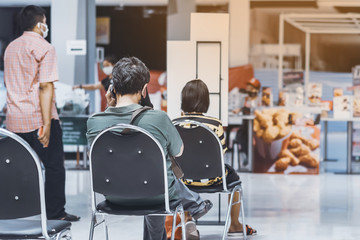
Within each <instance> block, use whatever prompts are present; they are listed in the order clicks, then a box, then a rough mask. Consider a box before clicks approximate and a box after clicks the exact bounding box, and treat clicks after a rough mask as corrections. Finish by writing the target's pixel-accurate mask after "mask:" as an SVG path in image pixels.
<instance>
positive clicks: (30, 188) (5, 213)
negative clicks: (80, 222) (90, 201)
mask: <svg viewBox="0 0 360 240" xmlns="http://www.w3.org/2000/svg"><path fill="white" fill-rule="evenodd" d="M0 193H1V194H0V239H35V238H36V239H37V238H45V239H61V238H66V239H71V232H70V227H71V223H70V222H67V221H62V220H47V217H46V207H45V195H44V181H43V176H42V171H41V167H40V160H39V158H38V156H37V155H36V153H35V151H34V150H33V149H32V148H31V147H30V146H29V144H28V143H27V142H26V141H24V140H23V139H22V138H21V137H19V136H18V135H16V134H14V133H12V132H10V131H7V130H5V129H2V128H0ZM37 215H40V219H39V216H37ZM29 217H32V218H29ZM26 218H28V219H26Z"/></svg>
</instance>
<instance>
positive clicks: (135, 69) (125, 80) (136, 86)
mask: <svg viewBox="0 0 360 240" xmlns="http://www.w3.org/2000/svg"><path fill="white" fill-rule="evenodd" d="M112 80H113V84H114V88H115V92H116V93H117V94H120V95H125V94H135V93H138V92H140V91H141V90H142V89H143V88H144V86H145V84H146V83H148V82H149V81H150V72H149V69H148V68H147V67H146V66H145V64H144V63H143V62H142V61H140V60H139V59H138V58H136V57H128V58H127V57H125V58H122V59H120V60H119V61H118V62H117V63H116V64H115V66H114V69H113V72H112Z"/></svg>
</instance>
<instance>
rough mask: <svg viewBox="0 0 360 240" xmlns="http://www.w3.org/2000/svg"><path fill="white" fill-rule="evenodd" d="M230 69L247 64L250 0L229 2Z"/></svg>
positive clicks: (232, 0)
mask: <svg viewBox="0 0 360 240" xmlns="http://www.w3.org/2000/svg"><path fill="white" fill-rule="evenodd" d="M229 14H230V52H229V63H230V65H229V66H230V67H236V66H240V65H245V64H248V63H249V46H250V45H249V41H250V0H229Z"/></svg>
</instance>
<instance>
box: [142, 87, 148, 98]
mask: <svg viewBox="0 0 360 240" xmlns="http://www.w3.org/2000/svg"><path fill="white" fill-rule="evenodd" d="M147 85H148V84H145V85H144V87H143V89H142V91H141V95H142V96H143V97H144V98H145V97H146V88H147Z"/></svg>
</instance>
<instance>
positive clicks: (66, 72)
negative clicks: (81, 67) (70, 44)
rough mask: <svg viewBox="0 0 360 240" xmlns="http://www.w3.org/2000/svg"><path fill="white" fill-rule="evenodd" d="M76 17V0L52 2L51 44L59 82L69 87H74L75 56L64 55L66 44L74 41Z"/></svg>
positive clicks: (56, 0) (53, 0)
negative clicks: (56, 60) (55, 59)
mask: <svg viewBox="0 0 360 240" xmlns="http://www.w3.org/2000/svg"><path fill="white" fill-rule="evenodd" d="M65 12H66V17H64V13H65ZM77 15H78V0H76V1H75V0H61V1H58V0H52V4H51V26H50V27H51V44H52V45H53V46H54V47H55V49H56V54H57V57H58V69H59V80H60V81H61V82H62V83H66V84H69V85H74V72H75V56H71V55H67V54H66V42H67V41H68V40H74V39H76V33H77V29H76V27H77V24H76V23H77Z"/></svg>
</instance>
